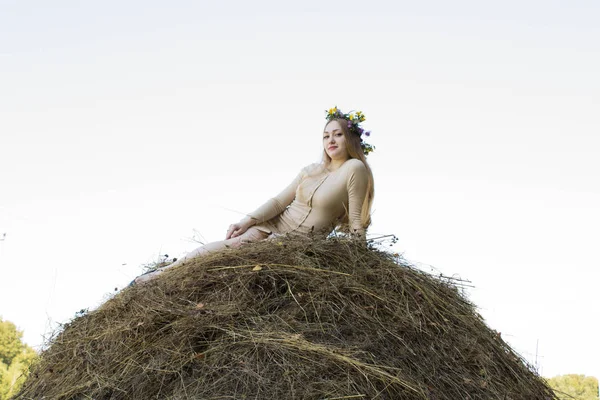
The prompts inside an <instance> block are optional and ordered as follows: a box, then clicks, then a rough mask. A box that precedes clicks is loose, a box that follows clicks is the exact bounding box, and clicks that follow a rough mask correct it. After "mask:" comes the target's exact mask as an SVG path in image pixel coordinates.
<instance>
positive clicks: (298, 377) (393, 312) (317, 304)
mask: <svg viewBox="0 0 600 400" xmlns="http://www.w3.org/2000/svg"><path fill="white" fill-rule="evenodd" d="M16 398H18V399H36V400H37V399H65V400H67V399H72V400H78V399H244V398H246V399H330V400H331V399H437V400H442V399H452V400H456V399H513V400H517V399H543V400H546V399H554V398H555V397H554V395H553V394H552V391H551V389H550V388H549V387H548V386H547V385H546V384H545V382H544V381H543V380H542V379H541V378H540V377H539V376H537V375H536V374H535V373H534V372H533V371H532V369H531V368H530V367H529V366H528V365H526V363H525V362H524V361H523V360H522V359H521V358H520V357H519V356H518V355H517V354H515V352H514V351H513V350H511V348H510V347H509V346H508V345H507V344H506V343H505V342H504V341H503V340H502V338H501V337H500V336H499V335H498V334H496V332H495V331H493V330H491V329H490V328H488V327H487V326H486V325H485V323H484V321H483V319H482V318H481V316H480V315H479V314H478V313H477V312H476V310H475V308H474V306H473V305H472V304H471V303H469V302H468V301H467V300H466V299H465V297H464V296H463V295H462V294H461V292H460V290H459V289H458V288H457V287H456V286H455V285H453V284H452V283H451V282H450V281H448V280H445V279H443V278H439V277H438V278H436V277H432V276H430V275H428V274H426V273H424V272H422V271H419V270H417V269H415V268H412V267H410V266H409V265H407V264H406V263H405V262H404V261H403V260H401V259H399V257H397V256H394V255H391V254H389V253H386V252H383V251H379V250H377V249H374V248H366V247H365V246H364V245H363V246H361V245H359V244H357V243H354V242H352V241H348V240H342V239H328V240H306V239H300V238H291V239H290V238H288V239H281V240H278V241H264V242H260V243H256V244H252V245H248V246H245V247H243V248H241V249H236V250H233V249H228V250H225V251H223V252H219V253H214V254H211V255H209V256H206V257H203V258H198V259H196V260H193V261H191V262H189V263H188V264H187V265H183V266H181V267H179V268H176V269H174V270H172V271H169V272H168V273H165V274H161V275H160V276H159V277H158V278H157V279H155V280H153V281H151V282H150V283H148V284H146V285H141V286H135V287H133V288H130V289H125V290H123V291H122V292H121V293H119V294H117V295H116V296H115V297H114V298H112V299H110V300H109V301H107V302H106V303H105V304H103V305H102V306H101V307H100V308H99V309H97V310H94V311H91V312H89V313H87V314H86V315H83V316H81V317H78V318H75V319H74V320H73V321H71V322H70V323H68V324H66V325H65V326H64V329H63V330H62V332H60V333H59V334H58V335H56V336H55V337H54V339H53V340H52V342H51V344H50V346H49V347H48V349H47V350H46V351H44V352H43V354H42V356H41V360H40V362H39V363H38V364H37V365H36V366H35V367H34V369H33V370H32V371H31V374H30V377H29V379H28V380H27V381H26V382H25V384H24V386H23V388H22V390H21V392H20V393H19V395H18V396H17V397H16Z"/></svg>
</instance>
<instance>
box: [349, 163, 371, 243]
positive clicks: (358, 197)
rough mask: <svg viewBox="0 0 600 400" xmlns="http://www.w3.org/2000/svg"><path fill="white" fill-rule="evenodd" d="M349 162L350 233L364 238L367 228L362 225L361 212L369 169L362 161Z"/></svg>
mask: <svg viewBox="0 0 600 400" xmlns="http://www.w3.org/2000/svg"><path fill="white" fill-rule="evenodd" d="M347 162H351V164H350V165H349V166H348V167H349V171H348V179H347V181H346V188H347V190H348V224H349V228H350V233H352V234H360V235H363V236H364V234H365V228H364V227H363V224H362V220H361V212H362V206H363V202H364V201H365V197H366V195H367V186H368V182H369V177H368V172H367V167H365V164H363V163H362V161H360V160H356V161H354V160H348V161H347Z"/></svg>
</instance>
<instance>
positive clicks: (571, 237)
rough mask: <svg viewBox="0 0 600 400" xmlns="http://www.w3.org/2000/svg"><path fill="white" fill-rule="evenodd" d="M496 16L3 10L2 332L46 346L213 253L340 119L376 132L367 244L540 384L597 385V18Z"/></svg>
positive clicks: (30, 4)
mask: <svg viewBox="0 0 600 400" xmlns="http://www.w3.org/2000/svg"><path fill="white" fill-rule="evenodd" d="M490 3H491V2H480V1H457V2H445V1H441V0H440V1H427V2H409V1H396V2H391V1H390V2H377V1H375V2H368V3H367V2H355V1H344V2H329V3H327V4H325V3H323V2H320V1H308V2H306V1H305V2H302V3H299V2H297V3H295V4H293V5H290V4H287V2H278V1H258V2H243V1H229V2H227V1H224V2H221V3H219V4H217V2H201V1H171V2H162V1H160V2H159V1H118V2H117V1H102V2H99V1H97V2H80V1H58V0H57V1H53V2H42V1H16V0H12V1H11V0H3V1H1V2H0V239H1V237H2V233H4V232H6V239H5V240H4V241H0V316H1V317H2V318H4V319H8V320H10V321H13V322H14V323H15V324H16V325H17V326H18V327H19V328H20V329H22V330H23V331H24V333H25V340H26V341H27V342H28V343H29V344H31V345H33V346H39V345H40V344H41V342H42V336H43V334H44V333H45V332H48V329H50V328H53V327H56V326H57V324H58V323H64V322H67V321H68V320H69V319H70V318H72V317H73V316H74V314H75V312H77V311H79V310H80V309H83V308H88V307H89V308H94V307H96V306H97V305H98V304H99V303H100V302H101V301H103V299H106V298H107V296H109V295H110V294H111V293H113V292H114V289H115V288H119V289H121V288H122V287H123V286H124V285H126V284H127V283H128V282H129V281H130V280H131V279H132V278H133V277H135V276H136V275H137V274H139V273H140V272H141V267H140V265H141V264H143V263H146V262H150V261H152V260H155V259H156V258H157V256H158V254H164V253H168V254H169V255H171V256H181V255H183V254H185V252H186V251H189V250H192V249H193V248H194V247H195V246H196V244H195V243H193V242H192V241H191V240H190V239H191V238H192V237H194V236H198V235H201V236H202V237H203V238H204V239H205V240H207V241H214V240H219V239H222V238H223V236H224V234H225V231H226V229H227V226H228V225H229V224H230V223H232V222H236V221H237V220H239V219H240V218H241V217H242V216H243V214H244V213H246V212H250V211H252V210H253V209H255V208H256V207H258V206H259V205H260V204H262V203H263V202H264V201H266V200H267V199H268V198H270V197H272V196H273V195H275V194H277V193H278V192H279V191H280V190H281V189H282V188H283V187H285V186H286V185H287V184H288V183H289V181H291V179H293V178H294V177H295V176H296V174H297V172H298V171H299V170H300V169H301V168H302V167H303V166H305V165H307V164H310V163H313V162H317V161H319V159H320V155H321V147H320V146H321V132H322V129H323V126H324V122H325V120H324V110H325V109H327V108H330V107H332V106H334V105H338V106H339V107H340V108H341V109H342V110H350V109H354V110H362V111H363V112H364V113H365V115H366V117H367V121H366V122H365V127H366V128H368V129H371V130H372V131H373V134H372V136H371V143H373V144H374V145H375V146H376V148H377V149H376V151H375V152H374V153H373V154H371V155H370V156H369V162H370V163H371V166H372V168H373V171H374V175H375V185H376V186H375V190H376V195H375V204H374V214H373V225H372V227H371V229H370V232H371V233H372V234H373V235H377V234H395V235H396V236H397V237H398V239H399V240H398V243H396V244H395V245H394V247H393V248H392V249H391V250H394V251H398V252H401V253H403V254H404V256H405V257H406V258H407V259H408V260H410V261H411V262H413V263H415V264H419V265H420V266H421V268H423V269H425V270H427V271H431V267H433V268H434V269H435V271H437V272H441V273H443V274H445V275H450V276H460V277H461V278H463V279H467V280H469V281H471V282H472V285H474V286H475V288H474V289H472V290H470V291H469V297H470V299H471V300H472V301H473V302H474V303H475V304H477V306H479V308H480V312H481V314H482V315H483V316H484V318H485V319H486V320H487V322H488V324H489V325H490V326H491V327H492V328H493V329H496V330H498V331H500V332H502V336H503V338H505V339H506V340H507V341H508V342H509V343H510V344H511V345H512V346H513V347H514V348H515V349H516V350H517V351H518V352H520V353H521V354H522V355H523V356H524V357H526V358H527V359H528V360H529V361H530V362H531V363H535V364H536V365H537V367H538V369H539V371H540V373H541V374H542V375H544V376H554V375H558V374H568V373H577V374H586V375H593V376H596V377H600V363H599V362H598V360H600V346H598V343H597V336H598V324H597V318H598V306H599V303H600V301H599V300H598V294H597V287H598V283H597V282H598V279H599V278H600V273H599V272H598V271H599V267H600V255H599V254H598V251H597V250H598V242H599V238H600V234H599V229H600V228H598V227H599V226H600V179H599V176H598V175H599V171H600V159H599V157H598V150H599V148H600V146H599V145H600V138H599V137H600V117H599V115H600V112H599V111H600V78H599V74H598V71H600V25H599V24H598V23H597V21H598V20H599V19H600V3H599V2H597V1H577V0H574V1H570V2H566V1H541V0H540V1H512V0H511V1H503V2H495V4H490ZM430 266H431V267H430ZM536 352H537V358H536Z"/></svg>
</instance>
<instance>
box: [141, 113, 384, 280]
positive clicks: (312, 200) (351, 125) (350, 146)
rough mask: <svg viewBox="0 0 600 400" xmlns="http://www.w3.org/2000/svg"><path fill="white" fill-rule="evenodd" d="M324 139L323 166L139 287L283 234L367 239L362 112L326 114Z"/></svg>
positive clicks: (370, 188)
mask: <svg viewBox="0 0 600 400" xmlns="http://www.w3.org/2000/svg"><path fill="white" fill-rule="evenodd" d="M326 118H327V123H326V124H325V128H324V129H323V133H322V140H323V161H322V162H321V163H318V164H311V165H309V166H307V167H304V168H303V169H302V170H301V171H300V173H299V174H298V175H297V176H296V178H295V179H294V180H293V181H292V182H291V183H290V184H289V185H288V186H287V187H286V188H285V189H284V190H283V191H282V192H281V193H279V194H278V195H277V196H275V197H273V198H271V199H270V200H269V201H267V202H266V203H265V204H263V205H262V206H260V207H259V208H258V209H256V210H255V211H253V212H251V213H250V214H248V215H247V216H246V217H244V218H243V219H242V220H241V221H239V222H237V223H234V224H231V225H230V226H229V229H228V230H227V234H226V235H225V240H221V241H217V242H212V243H208V244H205V245H204V246H201V247H199V248H197V249H195V250H193V251H191V252H190V253H188V254H187V255H186V256H185V257H183V258H181V259H179V260H178V261H176V262H175V263H173V264H171V265H168V266H166V267H162V268H159V269H157V270H155V271H152V272H150V273H147V274H144V275H141V276H139V277H137V278H136V279H135V280H134V281H133V282H132V283H142V282H145V281H147V280H149V279H152V278H153V277H155V276H156V275H157V274H160V273H162V272H164V271H166V270H168V269H170V268H174V267H176V266H178V265H180V264H182V263H184V262H186V261H188V260H190V259H192V258H194V257H197V256H199V255H202V254H205V253H207V252H213V251H217V250H221V249H223V248H226V247H233V248H236V247H239V246H241V245H242V244H244V243H252V242H256V241H259V240H264V239H267V238H268V237H270V236H271V237H273V236H277V235H283V234H288V233H290V234H304V235H308V234H316V235H322V236H323V237H324V236H327V235H328V234H329V233H331V232H332V231H333V230H334V229H335V228H336V227H337V228H338V229H339V230H341V231H344V232H347V233H349V234H350V235H353V236H356V237H363V238H364V237H365V233H366V229H367V228H368V226H369V225H370V223H371V217H370V214H371V204H372V202H373V195H374V183H373V174H372V172H371V168H370V167H369V164H368V163H367V159H366V155H367V154H369V153H370V152H371V151H373V147H372V146H371V145H370V144H368V143H366V142H365V141H363V139H362V137H363V136H369V134H370V132H365V131H364V130H363V128H362V127H361V126H360V124H361V123H362V122H363V121H364V120H365V117H364V115H363V114H362V112H360V111H358V112H355V113H348V114H345V113H343V112H342V111H340V110H339V109H338V108H337V107H334V108H332V109H330V110H329V111H327V117H326Z"/></svg>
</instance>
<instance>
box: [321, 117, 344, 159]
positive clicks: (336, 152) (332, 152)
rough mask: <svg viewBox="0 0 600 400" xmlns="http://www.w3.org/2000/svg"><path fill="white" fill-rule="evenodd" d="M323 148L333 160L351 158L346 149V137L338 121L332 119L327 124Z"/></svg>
mask: <svg viewBox="0 0 600 400" xmlns="http://www.w3.org/2000/svg"><path fill="white" fill-rule="evenodd" d="M323 148H324V149H325V152H326V153H327V155H328V156H329V157H331V159H332V160H347V159H348V158H350V155H349V154H348V150H347V149H346V137H345V136H344V132H342V127H341V126H340V123H339V122H338V121H331V122H330V123H328V124H327V126H325V132H323Z"/></svg>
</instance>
